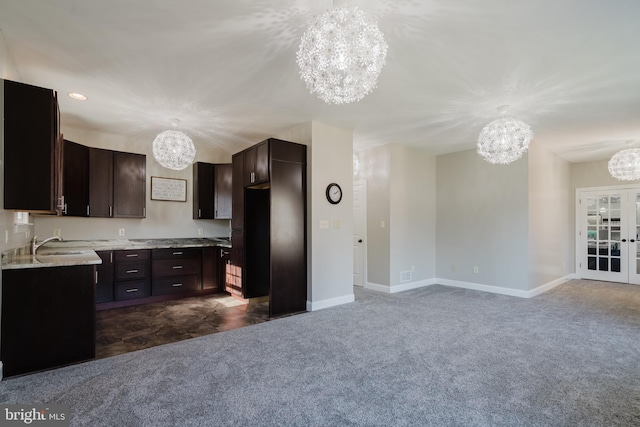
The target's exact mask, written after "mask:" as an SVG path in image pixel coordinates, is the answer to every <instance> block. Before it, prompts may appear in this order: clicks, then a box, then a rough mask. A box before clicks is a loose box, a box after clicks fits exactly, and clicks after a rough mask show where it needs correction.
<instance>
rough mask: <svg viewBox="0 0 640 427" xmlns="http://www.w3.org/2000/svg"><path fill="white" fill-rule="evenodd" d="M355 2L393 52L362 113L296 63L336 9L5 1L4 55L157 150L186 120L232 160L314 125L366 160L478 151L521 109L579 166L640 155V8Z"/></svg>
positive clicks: (433, 0) (171, 1)
mask: <svg viewBox="0 0 640 427" xmlns="http://www.w3.org/2000/svg"><path fill="white" fill-rule="evenodd" d="M343 1H344V0H343ZM347 1H348V0H347ZM336 3H339V2H337V1H336ZM353 3H355V4H357V5H359V6H360V8H361V9H363V10H364V11H365V12H366V13H367V14H368V15H370V16H371V17H373V18H374V19H376V20H377V21H378V25H379V27H380V29H381V30H382V31H383V32H384V34H385V37H386V39H387V43H388V45H389V50H388V54H387V58H386V62H387V63H386V66H385V68H384V69H383V70H382V73H381V75H380V78H379V81H378V87H377V88H376V89H375V90H374V91H373V93H371V94H369V95H368V96H366V97H365V98H364V99H363V100H361V101H360V102H357V103H353V104H348V105H327V104H325V103H324V102H322V101H321V100H319V99H318V98H317V97H316V96H315V95H312V94H310V93H309V92H308V90H307V88H306V86H305V84H304V82H303V81H302V80H301V79H300V78H299V76H298V67H297V65H296V62H295V59H296V51H297V49H298V44H299V41H300V37H301V36H302V34H303V33H304V31H305V28H306V27H307V25H308V23H309V20H310V18H311V17H312V16H313V15H314V14H317V13H321V12H322V11H324V10H326V9H329V8H330V7H332V2H331V1H330V0H233V1H231V0H189V1H184V2H179V1H175V0H153V1H151V0H137V1H132V0H109V1H100V0H20V1H16V0H0V11H1V13H0V30H1V34H0V36H1V38H0V44H2V45H4V48H5V49H4V50H5V51H7V52H8V61H9V62H10V63H12V64H13V66H14V67H15V70H16V72H17V79H18V80H20V81H22V82H25V83H30V84H34V85H38V86H43V87H48V88H52V89H55V90H57V91H58V93H59V95H60V96H59V98H60V109H61V112H62V122H63V127H64V126H69V127H74V128H80V129H88V130H97V131H102V132H109V133H115V134H124V135H139V136H141V137H144V138H149V140H150V141H151V140H152V139H153V137H154V136H155V134H157V133H158V132H160V131H162V130H166V129H168V128H170V127H171V125H170V123H169V119H170V118H173V117H177V118H179V119H180V120H181V124H180V128H179V129H180V130H182V131H184V132H186V133H188V134H189V135H190V136H191V137H192V138H193V139H194V140H196V141H197V142H198V143H199V144H212V145H213V146H216V147H219V148H221V149H223V150H225V151H227V152H230V153H234V152H236V151H239V150H241V149H243V148H246V147H247V146H249V145H252V144H254V143H256V142H258V141H260V140H262V139H265V138H267V137H270V136H273V135H275V134H278V133H281V132H282V131H284V130H287V129H289V128H291V127H293V126H296V125H299V124H301V123H304V122H309V121H311V120H316V121H320V122H323V123H326V124H329V125H333V126H336V127H340V128H343V129H349V130H352V131H353V134H354V147H355V149H356V150H360V149H364V148H367V147H373V146H376V145H381V144H387V143H399V144H404V145H408V146H414V147H420V148H423V149H424V150H426V151H428V152H430V153H432V154H436V155H438V154H444V153H449V152H455V151H459V150H465V149H471V148H474V147H475V143H476V140H477V136H478V133H479V132H480V130H481V129H482V127H483V126H484V125H486V124H487V123H489V122H490V121H492V120H494V119H496V118H498V117H499V116H500V113H499V112H498V107H499V106H501V105H509V106H510V113H511V114H512V115H514V116H516V117H517V118H520V119H521V120H523V121H525V122H526V123H528V124H529V125H530V126H531V127H532V129H533V131H534V132H535V137H534V140H533V142H532V144H541V145H544V146H546V147H548V149H549V150H551V151H553V152H556V153H558V154H559V155H560V156H561V157H563V158H565V159H567V160H569V161H571V162H581V161H588V160H599V159H606V158H608V157H610V156H611V155H612V154H613V153H614V152H615V151H617V150H620V149H622V148H625V147H626V146H628V145H629V144H635V145H634V146H640V43H639V40H640V25H638V17H640V1H638V0H530V1H525V0H482V1H478V0H360V1H357V0H354V1H353ZM68 92H81V93H83V94H85V95H87V96H88V97H89V99H88V100H87V101H84V102H81V101H75V100H73V99H71V98H69V97H67V96H66V94H67V93H68Z"/></svg>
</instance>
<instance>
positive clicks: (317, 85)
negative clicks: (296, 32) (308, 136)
mask: <svg viewBox="0 0 640 427" xmlns="http://www.w3.org/2000/svg"><path fill="white" fill-rule="evenodd" d="M386 56H387V43H386V42H385V40H384V35H383V34H382V32H381V31H380V29H379V28H378V25H377V24H376V23H375V22H373V21H371V20H369V19H368V18H367V16H366V15H365V13H364V12H363V11H361V10H360V9H358V8H357V7H355V6H353V7H348V6H342V7H337V8H335V9H332V10H329V11H327V12H324V13H322V14H320V15H318V16H316V17H315V18H314V21H313V23H312V24H311V26H310V27H309V28H308V29H307V31H306V32H305V33H304V35H303V36H302V40H301V42H300V47H299V49H298V53H297V63H298V66H299V67H300V77H302V79H303V80H304V81H305V82H306V84H307V87H308V88H309V91H310V92H311V93H317V94H318V97H319V98H320V99H322V100H323V101H324V102H326V103H327V104H348V103H350V102H354V101H360V100H361V99H362V98H363V97H364V96H365V95H367V94H368V93H369V92H371V91H372V90H373V89H375V87H376V85H377V80H378V75H379V74H380V71H381V70H382V67H383V66H384V64H385V57H386Z"/></svg>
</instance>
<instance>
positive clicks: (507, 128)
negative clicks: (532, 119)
mask: <svg viewBox="0 0 640 427" xmlns="http://www.w3.org/2000/svg"><path fill="white" fill-rule="evenodd" d="M532 139H533V132H532V131H531V128H530V127H529V125H527V124H526V123H524V122H521V121H520V120H517V119H514V118H510V117H505V118H501V119H498V120H494V121H493V122H491V123H489V124H488V125H487V126H485V127H484V129H482V130H481V131H480V135H479V137H478V154H480V155H481V156H482V157H483V158H484V159H485V160H486V161H488V162H489V163H493V164H494V165H495V164H500V165H506V164H509V163H511V162H513V161H516V160H518V159H519V158H520V157H522V154H523V153H524V152H525V151H527V149H528V148H529V143H530V142H531V140H532Z"/></svg>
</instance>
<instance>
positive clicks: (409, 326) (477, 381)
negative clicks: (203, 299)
mask: <svg viewBox="0 0 640 427" xmlns="http://www.w3.org/2000/svg"><path fill="white" fill-rule="evenodd" d="M0 401H1V402H4V403H41V402H45V403H63V404H69V405H71V409H72V417H73V418H72V423H71V424H72V425H87V426H103V425H104V426H224V425H237V426H254V425H255V426H282V425H300V426H343V425H346V426H360V425H362V426H640V286H634V285H622V284H614V283H604V282H592V281H578V280H576V281H571V282H568V283H566V284H563V285H561V286H559V287H557V288H555V289H553V290H551V291H549V292H547V293H545V294H543V295H540V296H538V297H536V298H532V299H528V300H527V299H520V298H514V297H507V296H501V295H494V294H489V293H483V292H475V291H469V290H463V289H456V288H448V287H444V286H431V287H427V288H423V289H418V290H413V291H407V292H403V293H399V294H393V295H388V294H382V293H377V292H373V291H368V290H357V291H356V302H354V303H352V304H347V305H343V306H339V307H334V308H330V309H326V310H321V311H318V312H312V313H305V314H301V315H297V316H292V317H287V318H282V319H277V320H273V321H271V322H266V323H262V324H259V325H254V326H249V327H246V328H242V329H237V330H233V331H228V332H221V333H218V334H214V335H209V336H205V337H200V338H194V339H190V340H186V341H182V342H179V343H174V344H168V345H164V346H160V347H154V348H150V349H146V350H141V351H137V352H134V353H128V354H124V355H120V356H115V357H110V358H106V359H100V360H96V361H93V362H89V363H84V364H80V365H75V366H70V367H66V368H62V369H57V370H53V371H48V372H43V373H38V374H33V375H28V376H24V377H20V378H15V379H9V380H5V381H3V382H2V383H0Z"/></svg>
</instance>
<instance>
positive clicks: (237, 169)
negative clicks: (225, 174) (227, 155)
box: [231, 151, 244, 230]
mask: <svg viewBox="0 0 640 427" xmlns="http://www.w3.org/2000/svg"><path fill="white" fill-rule="evenodd" d="M231 165H232V166H231V167H232V179H231V181H232V184H231V204H232V212H233V214H232V215H231V229H232V230H240V229H243V228H244V151H241V152H239V153H236V154H234V155H233V156H232V158H231Z"/></svg>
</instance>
